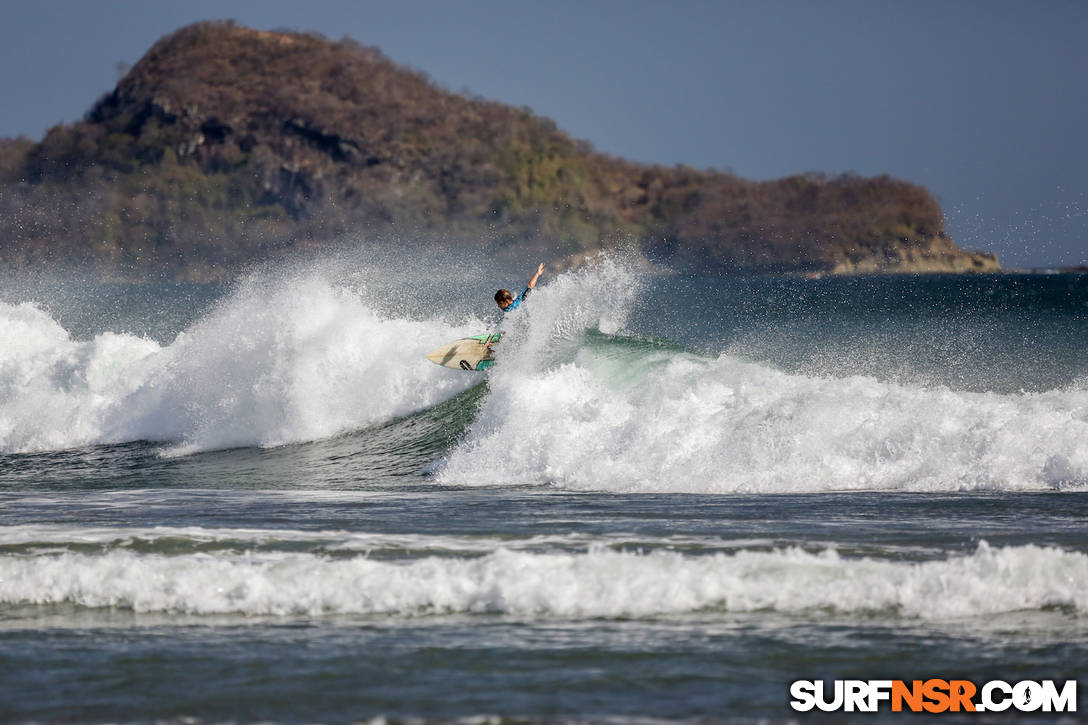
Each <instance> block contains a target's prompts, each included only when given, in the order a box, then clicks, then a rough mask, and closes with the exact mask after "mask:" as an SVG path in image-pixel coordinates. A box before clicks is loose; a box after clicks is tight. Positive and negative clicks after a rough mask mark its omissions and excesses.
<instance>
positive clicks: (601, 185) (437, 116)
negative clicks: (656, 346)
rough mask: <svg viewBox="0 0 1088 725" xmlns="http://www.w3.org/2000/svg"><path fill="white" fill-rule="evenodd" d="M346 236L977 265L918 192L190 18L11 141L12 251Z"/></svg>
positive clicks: (685, 260) (101, 257)
mask: <svg viewBox="0 0 1088 725" xmlns="http://www.w3.org/2000/svg"><path fill="white" fill-rule="evenodd" d="M345 235H352V236H356V237H359V236H361V237H367V238H371V239H383V240H387V241H389V242H391V243H396V242H397V240H403V239H406V238H409V237H411V238H423V239H435V240H445V241H450V242H455V243H460V244H467V245H474V246H478V247H480V248H483V249H486V250H488V251H489V252H492V253H497V254H501V253H504V252H509V251H510V250H517V252H518V253H519V254H525V253H527V252H528V251H530V250H531V251H532V252H533V253H539V254H543V255H545V256H546V257H547V258H549V259H553V260H554V259H559V258H562V257H569V256H572V255H577V254H579V253H584V252H589V251H593V250H596V249H600V248H604V247H608V246H610V245H613V244H617V243H627V244H629V243H634V244H636V245H637V246H638V247H639V248H640V249H641V250H643V251H644V252H645V253H646V254H647V255H648V256H650V257H652V258H657V259H663V260H667V261H670V262H671V263H673V264H678V265H690V266H696V267H699V268H707V269H717V270H729V271H808V272H824V271H827V272H881V271H891V272H899V271H987V270H993V269H996V268H997V260H996V258H995V257H993V256H992V255H986V254H981V253H965V252H963V251H962V250H960V249H959V248H958V247H957V246H956V245H955V244H954V243H953V242H952V240H951V239H949V238H948V236H947V235H946V233H945V228H944V219H943V215H942V213H941V209H940V207H939V205H938V204H937V203H936V201H935V200H934V199H933V197H932V196H931V195H930V194H929V193H928V192H927V191H926V190H925V189H924V188H922V187H920V186H917V185H914V184H910V183H906V182H903V181H898V180H895V179H891V178H888V177H878V178H860V177H854V176H844V177H835V178H829V177H826V176H823V175H815V174H806V175H799V176H792V177H789V178H785V179H780V180H776V181H770V182H752V181H747V180H744V179H741V178H738V177H736V176H734V175H732V174H728V173H720V172H715V171H701V170H695V169H691V168H687V167H682V166H681V167H661V166H649V165H643V164H636V163H631V162H628V161H624V160H622V159H618V158H614V157H611V156H608V155H605V154H601V153H597V152H595V151H594V150H593V149H592V148H591V147H590V146H589V144H587V143H585V142H581V141H577V140H575V139H572V138H571V137H570V136H568V135H567V134H565V133H563V132H562V131H560V130H559V129H558V128H557V127H556V125H555V123H554V122H552V121H550V120H549V119H547V118H542V117H540V116H537V115H535V114H534V113H533V112H532V111H531V110H530V109H527V108H513V107H510V106H507V105H504V104H501V103H496V102H493V101H487V100H484V99H480V98H470V97H466V96H465V95H460V94H455V93H451V92H448V91H446V90H444V89H442V88H440V87H438V86H437V85H436V84H434V83H432V82H431V81H429V80H428V79H427V78H426V76H424V75H423V74H421V73H419V72H416V71H413V70H411V69H408V68H405V67H403V66H399V65H397V64H395V63H393V62H392V61H390V60H388V59H387V58H385V57H384V56H383V55H382V54H381V53H380V52H379V51H378V50H376V49H374V48H367V47H363V46H360V45H358V44H356V43H354V42H352V41H350V40H343V41H339V42H332V41H329V40H327V39H325V38H323V37H320V36H317V35H312V34H304V33H293V32H292V33H270V32H262V31H256V30H251V29H248V28H244V27H240V26H237V25H234V24H232V23H198V24H195V25H191V26H188V27H185V28H182V29H181V30H178V31H177V32H175V33H173V34H171V35H169V36H167V37H165V38H163V39H161V40H160V41H159V42H158V43H156V44H155V45H154V46H153V47H152V48H151V49H150V50H149V51H148V52H147V54H146V55H145V56H144V57H143V58H142V59H141V60H140V61H139V62H138V63H137V64H136V65H135V66H133V67H132V68H131V70H130V71H129V72H128V73H127V75H125V77H124V78H123V79H122V80H121V81H120V82H119V83H118V85H117V87H116V88H115V89H114V90H113V91H112V92H110V93H108V94H106V95H105V96H103V97H102V98H101V99H99V101H98V102H96V103H95V104H94V106H93V107H92V108H91V110H90V111H89V112H88V113H87V116H86V118H85V119H84V120H83V121H82V122H79V123H75V124H71V125H62V126H57V127H55V128H53V129H51V130H50V131H49V133H48V134H47V135H46V137H45V138H44V139H43V140H42V141H41V142H40V143H36V144H35V143H31V142H29V141H27V140H25V139H23V140H19V139H15V140H7V141H4V142H0V255H2V256H3V258H4V259H5V260H6V261H7V263H9V264H21V265H26V264H35V263H38V262H40V261H43V260H53V261H68V262H76V263H80V264H91V265H97V266H99V267H100V268H101V269H102V270H103V273H104V274H107V275H111V276H119V277H133V276H140V275H145V274H165V275H167V276H170V277H173V278H176V279H193V280H203V279H221V278H224V277H226V276H229V275H230V273H231V272H232V270H234V269H236V268H237V266H238V265H241V264H244V263H246V262H248V261H250V260H253V259H256V258H261V257H264V256H267V255H269V254H276V253H280V252H282V251H283V250H288V249H292V248H298V247H303V248H310V247H320V246H322V245H325V244H329V243H333V242H334V241H335V240H336V239H338V238H341V237H343V236H345Z"/></svg>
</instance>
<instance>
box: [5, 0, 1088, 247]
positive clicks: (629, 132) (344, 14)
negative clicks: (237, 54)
mask: <svg viewBox="0 0 1088 725" xmlns="http://www.w3.org/2000/svg"><path fill="white" fill-rule="evenodd" d="M226 18H233V19H234V20H236V21H237V22H239V23H241V24H243V25H248V26H251V27H255V28H261V29H267V30H271V29H276V28H280V29H282V28H290V29H298V30H313V31H317V32H320V33H322V34H324V35H326V36H328V37H330V38H333V39H339V38H341V37H343V36H345V35H346V36H350V37H352V38H354V39H356V40H357V41H359V42H360V43H362V44H364V45H374V46H377V47H379V48H381V49H382V50H383V51H384V52H385V53H386V55H388V56H389V57H391V58H392V59H393V60H395V61H397V62H400V63H403V64H406V65H409V66H413V67H415V68H418V69H421V70H423V71H425V72H426V73H428V74H429V75H430V76H431V77H432V78H433V79H434V80H436V81H437V82H439V83H440V84H442V85H443V86H445V87H447V88H449V89H451V90H455V91H460V90H468V91H471V92H472V93H475V94H478V95H481V96H485V97H488V98H493V99H496V100H500V101H503V102H506V103H510V104H513V105H518V106H522V105H526V106H530V107H532V108H533V110H534V111H536V112H537V113H539V114H541V115H544V116H548V117H551V118H553V119H555V120H556V121H557V122H558V123H559V125H560V127H561V128H563V129H565V130H566V131H568V132H569V133H571V134H572V135H573V136H575V137H577V138H583V139H588V140H589V141H591V142H592V143H593V144H594V146H596V147H597V148H598V149H600V150H602V151H607V152H609V153H613V154H616V155H619V156H624V157H627V158H631V159H635V160H639V161H651V162H656V163H663V164H675V163H684V164H688V165H690V166H695V167H699V168H706V167H715V168H719V169H732V170H733V171H734V172H735V173H737V174H739V175H741V176H744V177H747V178H752V179H770V178H775V177H779V176H784V175H788V174H792V173H798V172H804V171H826V172H829V173H833V174H834V173H841V172H847V171H851V172H857V173H860V174H865V175H872V174H884V173H887V174H890V175H892V176H896V177H899V178H903V179H908V180H911V181H915V182H918V183H921V184H923V185H925V186H926V187H928V188H929V189H930V190H931V191H932V192H933V193H934V194H935V195H936V196H937V198H938V200H939V201H940V202H941V204H942V206H943V208H944V211H945V215H946V216H947V218H948V225H949V231H950V232H951V234H952V236H953V238H955V240H956V241H957V242H958V243H960V245H961V246H964V247H967V248H979V249H985V250H988V251H995V252H997V253H998V254H999V255H1000V256H1001V259H1002V262H1003V263H1004V264H1005V265H1006V266H1010V265H1011V266H1017V265H1027V266H1043V265H1050V264H1085V263H1088V142H1086V140H1085V133H1086V130H1088V90H1086V89H1088V80H1086V77H1088V1H1085V0H1033V1H1030V2H1029V1H1028V0H1024V1H1023V2H1002V1H1000V0H994V1H985V2H984V1H977V2H976V1H972V2H968V1H957V0H932V1H931V0H902V1H900V2H882V1H880V0H860V1H856V2H855V1H841V2H833V1H826V2H821V1H818V0H807V1H803V0H796V1H786V0H780V1H776V0H748V1H745V2H726V1H721V2H694V1H692V2H684V1H682V0H672V1H670V2H665V1H663V0H661V1H658V2H642V1H641V0H622V1H621V0H610V1H608V2H605V1H602V0H581V1H578V2H566V1H565V0H551V1H549V2H519V1H518V0H495V1H492V0H487V1H481V2H473V1H472V0H460V1H457V2H455V1H454V0H447V1H445V2H439V1H437V0H434V1H424V0H412V1H402V0H385V1H383V2H364V1H362V0H356V1H354V2H349V1H348V0H328V1H325V2H322V0H311V1H310V2H299V0H214V1H210V0H186V1H185V2H179V1H177V0H170V1H165V0H164V1H152V0H144V2H134V1H132V0H115V1H110V0H102V1H100V2H87V1H80V2H68V1H63V2H62V1H60V0H35V1H34V2H25V1H23V0H0V94H2V98H3V101H2V103H0V136H14V135H18V134H25V135H28V136H30V137H31V138H34V139H39V138H41V136H42V135H43V134H44V132H45V130H46V129H47V128H48V127H50V126H51V125H53V124H55V123H58V122H61V121H72V120H76V119H78V118H80V117H81V116H82V114H83V113H84V112H85V111H86V110H87V109H88V108H89V107H90V106H91V104H92V103H93V102H94V100H95V99H96V98H97V97H98V96H100V95H101V94H102V93H104V92H106V91H108V90H110V89H111V88H112V87H113V85H114V84H115V83H116V81H117V79H118V75H117V73H118V70H117V68H118V64H119V63H127V64H132V63H135V62H136V61H137V60H138V59H139V58H140V56H141V55H142V54H143V53H144V52H145V51H146V50H147V49H148V48H149V47H150V46H151V44H152V43H154V42H155V40H157V39H158V38H159V37H161V36H162V35H164V34H166V33H169V32H170V31H172V30H174V29H176V28H178V27H180V26H181V25H184V24H187V23H190V22H193V21H196V20H207V19H226Z"/></svg>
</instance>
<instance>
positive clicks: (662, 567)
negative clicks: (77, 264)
mask: <svg viewBox="0 0 1088 725" xmlns="http://www.w3.org/2000/svg"><path fill="white" fill-rule="evenodd" d="M56 603H70V604H75V605H78V606H81V607H121V608H127V609H132V610H134V611H136V612H176V613H186V614H201V615H203V614H245V615H278V616H285V615H304V616H320V615H325V614H363V615H397V616H427V615H441V614H455V613H464V614H504V615H511V616H517V617H555V618H563V619H585V618H647V617H657V616H667V615H683V614H695V613H702V614H707V613H714V612H718V613H735V612H755V611H764V610H766V611H775V612H782V613H812V612H814V611H821V610H823V611H830V612H851V613H862V614H873V615H880V616H897V617H909V618H919V619H927V620H932V619H948V618H977V617H983V616H988V615H994V614H1000V613H1006V612H1016V611H1024V610H1043V609H1049V608H1064V609H1069V610H1073V611H1075V612H1077V613H1079V614H1083V613H1086V612H1088V554H1084V553H1081V552H1070V551H1064V550H1060V549H1055V548H1047V547H1039V546H1034V545H1025V546H1010V547H1003V548H991V547H990V546H988V545H986V544H985V543H982V544H980V545H979V547H978V549H977V550H976V551H975V552H974V553H972V554H970V555H966V556H953V557H950V558H947V559H944V560H934V561H926V562H914V563H909V562H902V561H889V560H875V559H848V558H843V557H841V556H839V555H838V554H836V553H835V552H834V551H833V550H827V551H824V552H822V553H819V554H813V553H808V552H805V551H803V550H801V549H797V548H791V549H785V550H775V551H750V550H745V551H740V552H737V553H730V554H727V553H715V554H709V555H703V556H692V555H685V554H680V553H677V552H669V551H656V552H652V553H649V554H640V553H634V552H624V551H612V550H607V549H602V548H591V549H589V550H587V551H585V552H581V553H567V552H561V553H533V552H523V551H511V550H507V549H498V550H494V551H492V552H490V553H488V554H486V555H483V556H476V557H463V556H461V557H449V556H428V557H425V558H415V559H409V560H406V561H405V560H400V561H377V560H372V559H369V558H366V557H353V558H350V559H332V558H329V557H326V556H321V555H314V554H297V553H252V552H250V553H245V554H230V555H223V554H217V555H210V554H185V555H180V556H163V555H158V554H134V553H132V552H128V551H111V552H108V553H105V554H96V555H87V554H75V553H64V554H59V555H51V556H30V557H26V556H4V557H0V604H4V605H27V604H56Z"/></svg>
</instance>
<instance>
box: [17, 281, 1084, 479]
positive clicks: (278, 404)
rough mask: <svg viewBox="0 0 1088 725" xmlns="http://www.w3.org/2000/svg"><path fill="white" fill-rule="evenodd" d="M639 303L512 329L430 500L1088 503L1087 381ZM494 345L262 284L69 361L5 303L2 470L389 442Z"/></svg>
mask: <svg viewBox="0 0 1088 725" xmlns="http://www.w3.org/2000/svg"><path fill="white" fill-rule="evenodd" d="M641 284H643V282H642V281H641V280H640V279H639V276H638V274H637V273H636V272H634V271H632V270H630V269H628V268H625V267H624V266H622V265H621V264H618V263H616V262H613V261H609V260H604V261H603V262H602V263H601V264H600V265H599V266H598V267H597V268H595V269H593V270H591V271H586V272H584V273H576V274H571V275H565V276H563V277H561V278H559V279H558V280H556V281H555V282H553V283H552V284H551V285H548V286H545V287H544V288H542V289H541V290H540V291H539V292H538V293H537V294H535V295H534V297H533V305H532V306H528V305H527V309H526V310H525V311H524V313H523V314H520V315H517V316H512V319H511V320H509V321H504V322H507V327H509V329H508V330H506V338H505V340H504V342H503V344H502V347H501V350H500V360H501V365H499V366H498V367H497V368H496V370H494V371H493V372H492V373H491V374H490V375H489V376H487V378H486V383H485V384H486V386H487V393H486V395H485V397H484V399H483V401H482V402H481V404H480V406H479V412H478V416H477V418H476V420H475V421H473V423H472V424H471V425H470V426H469V428H468V430H467V435H466V436H465V440H464V441H462V442H461V443H460V444H459V445H458V446H456V447H454V448H453V449H452V450H450V451H449V452H448V454H447V455H446V456H445V457H444V458H443V459H442V460H440V461H436V462H435V464H434V465H433V466H432V467H431V469H430V470H431V472H437V473H438V480H439V481H442V482H451V483H460V482H466V483H472V484H485V485H494V484H498V483H502V482H504V481H517V482H519V483H533V484H546V485H554V486H559V487H564V488H573V489H578V490H609V491H647V492H650V491H653V492H690V493H725V492H730V491H733V492H743V491H759V492H789V491H818V490H849V489H862V490H874V489H900V490H959V489H965V488H985V489H993V490H1013V489H1025V490H1027V489H1036V490H1045V489H1048V488H1068V487H1080V488H1083V487H1084V486H1086V485H1088V447H1086V446H1085V445H1084V441H1085V440H1088V386H1086V385H1085V382H1084V379H1083V378H1081V379H1080V380H1073V381H1070V382H1068V383H1066V384H1065V385H1063V386H1061V387H1057V388H1055V389H1051V390H1044V391H1039V392H1016V393H997V392H993V391H984V392H976V391H971V390H956V389H954V388H951V387H949V386H948V385H918V384H904V383H900V382H896V381H889V380H882V379H880V378H878V377H875V376H873V375H857V374H853V375H845V376H832V375H828V374H811V373H809V374H805V373H804V372H789V371H783V370H782V369H780V368H778V367H775V366H773V365H768V364H766V363H765V362H759V361H752V360H749V359H746V358H745V357H743V356H739V355H736V354H732V353H731V352H730V351H728V350H724V351H721V352H719V353H718V354H716V355H707V354H697V353H696V352H694V351H689V350H687V349H685V348H683V347H682V346H680V345H676V344H660V343H659V344H653V343H652V341H649V340H647V339H645V338H643V337H640V336H638V335H637V334H634V333H630V332H628V331H624V330H623V329H622V327H623V324H624V322H625V320H626V316H627V314H628V308H630V307H631V306H632V304H633V298H634V297H635V296H636V295H637V293H638V290H639V287H640V285H641ZM489 324H494V320H491V321H490V322H489V321H488V320H486V319H481V318H479V317H468V318H467V319H462V320H457V321H456V322H451V321H450V320H448V319H447V318H444V317H442V316H440V315H436V316H432V317H428V318H424V319H415V318H413V317H399V316H396V315H395V314H394V315H389V314H386V313H385V312H384V311H383V310H382V309H380V308H375V306H372V305H371V304H368V299H367V295H366V294H360V293H358V292H353V291H352V290H351V289H350V288H347V287H345V286H343V285H339V284H336V283H335V282H334V281H330V280H328V279H326V278H323V277H322V276H321V275H319V274H316V273H310V274H300V275H296V276H292V277H289V278H287V279H283V278H273V279H267V278H251V279H249V280H247V281H246V282H244V283H242V284H241V285H240V286H239V287H238V288H237V289H236V290H234V291H232V292H231V294H229V295H228V296H227V298H226V299H225V300H223V301H221V302H219V303H218V304H217V306H216V307H215V308H214V309H213V310H211V311H210V312H209V313H208V314H207V315H206V316H205V317H204V318H202V319H200V320H198V321H197V322H195V324H193V325H192V326H191V327H190V328H188V329H185V330H183V331H181V332H179V333H178V334H177V336H176V337H175V338H174V339H173V340H172V341H170V342H169V343H167V344H160V343H158V342H156V341H154V340H151V339H148V338H146V337H139V336H135V335H132V334H119V333H116V332H102V333H99V334H97V335H95V336H94V337H93V338H91V339H88V340H74V339H73V338H72V335H71V334H70V333H69V332H68V331H66V330H65V329H64V328H63V327H62V325H61V324H60V323H58V321H57V320H56V319H54V318H53V317H51V316H50V315H49V314H48V313H47V312H46V311H44V310H43V309H41V308H40V307H39V306H37V305H36V304H34V303H33V302H22V303H20V304H10V303H0V336H3V337H4V339H6V340H8V341H10V342H9V344H7V345H5V346H4V348H3V350H2V351H0V452H4V453H29V452H43V451H55V450H64V449H73V448H78V447H84V446H88V445H102V444H113V443H124V442H131V441H154V442H160V443H162V452H163V453H164V454H171V455H179V454H186V453H195V452H200V451H211V450H217V449H229V448H239V447H246V446H260V447H274V446H283V445H286V444H295V443H302V442H307V441H314V440H319V439H326V438H330V437H333V436H336V435H339V434H344V433H351V432H354V431H360V430H364V429H367V428H372V427H376V426H381V425H384V424H388V423H390V422H391V421H394V420H397V419H400V418H404V417H405V416H409V415H413V414H419V413H420V412H422V411H427V410H430V409H433V408H434V407H435V406H436V405H438V404H439V403H442V402H444V401H447V400H449V399H450V398H451V397H453V396H455V395H457V394H458V393H463V392H464V391H465V390H467V389H469V388H470V387H471V386H472V385H475V384H479V383H480V379H479V378H478V377H475V376H470V375H454V374H450V372H449V371H447V370H443V369H441V368H439V367H437V366H434V365H432V364H429V363H428V362H427V361H426V360H425V359H424V355H425V354H426V353H427V352H428V351H429V350H430V349H431V348H433V347H436V346H437V345H438V344H440V343H441V342H442V341H447V340H452V339H457V338H458V337H464V336H467V335H470V334H479V333H480V332H481V331H487V330H489V329H490V328H489ZM511 428H516V429H517V431H518V435H516V436H509V435H506V433H505V432H506V431H508V430H510V429H511ZM485 462H486V464H485Z"/></svg>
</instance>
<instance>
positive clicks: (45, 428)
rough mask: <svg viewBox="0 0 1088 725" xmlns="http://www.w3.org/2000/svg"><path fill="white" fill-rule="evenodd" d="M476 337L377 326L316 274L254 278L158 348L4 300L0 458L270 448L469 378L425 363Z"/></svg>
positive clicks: (375, 318) (381, 416) (410, 407)
mask: <svg viewBox="0 0 1088 725" xmlns="http://www.w3.org/2000/svg"><path fill="white" fill-rule="evenodd" d="M479 327H480V323H476V324H472V325H469V326H451V325H449V324H446V323H444V322H442V321H439V320H429V321H419V320H410V319H397V318H390V317H383V316H380V315H379V314H377V313H376V312H375V311H374V310H373V309H371V308H370V307H368V306H367V304H366V303H365V302H364V301H363V300H362V299H361V298H360V297H359V296H358V295H356V294H353V293H352V292H349V291H348V290H346V289H345V288H343V287H340V286H337V285H336V284H333V283H331V282H329V281H327V280H326V279H324V278H322V277H321V276H320V275H297V276H295V277H292V278H289V279H283V280H279V281H276V280H269V279H256V278H255V279H253V280H250V281H249V282H248V283H247V284H243V285H242V286H241V287H240V288H239V289H238V290H237V291H236V292H235V293H234V294H233V295H232V296H231V297H230V298H229V299H227V300H226V301H225V302H223V303H222V304H220V305H219V307H218V308H217V309H216V310H215V311H213V312H212V313H211V314H210V315H208V316H207V317H206V318H205V319H203V320H202V321H200V322H199V323H198V324H196V325H195V326H194V327H192V328H191V329H189V330H187V331H186V332H184V333H182V334H180V335H179V336H178V337H177V339H176V340H175V341H174V342H173V343H171V344H169V345H167V346H160V345H159V344H157V343H156V342H154V341H151V340H145V339H141V338H138V337H134V336H131V335H124V334H114V333H104V334H100V335H98V336H97V337H95V338H94V339H93V340H91V341H75V340H73V339H71V338H70V336H69V335H68V333H67V332H66V331H65V330H64V329H63V328H62V327H61V326H60V325H59V324H58V323H57V322H56V321H55V320H53V319H52V318H51V317H50V316H49V315H48V314H46V313H45V312H43V311H42V310H41V309H39V308H38V307H36V306H34V305H33V304H29V303H23V304H18V305H10V304H5V303H0V339H3V340H4V344H3V345H0V452H6V453H11V452H27V451H42V450H55V449H62V448H71V447H76V446H82V445H87V444H96V443H112V442H122V441H131V440H141V439H146V440H156V441H168V442H170V443H173V444H175V447H174V449H173V450H174V451H175V452H187V451H193V450H204V449H216V448H228V447H233V446H249V445H260V446H273V445H278V444H283V443H291V442H298V441H305V440H312V439H317V438H323V437H327V436H331V435H335V434H337V433H340V432H342V431H346V430H351V429H357V428H360V427H364V426H368V425H374V424H378V423H381V422H384V421H386V420H389V419H391V418H394V417H397V416H401V415H405V414H407V413H409V412H412V411H415V410H420V409H423V408H427V407H429V406H432V405H435V404H436V403H438V402H441V401H442V400H444V399H446V398H448V397H450V396H451V395H453V394H455V393H457V392H459V391H461V390H464V389H465V388H467V387H468V386H469V385H471V384H472V383H474V382H477V381H476V380H474V379H471V378H470V376H456V375H450V374H449V373H448V371H443V370H441V369H440V368H438V367H437V366H435V365H433V364H432V363H429V362H427V361H426V359H425V358H424V355H425V354H426V353H427V352H428V351H429V350H430V349H432V348H433V347H435V346H437V345H439V344H441V343H443V342H446V341H448V340H450V339H456V338H457V337H459V336H463V335H465V334H470V333H471V334H475V333H478V332H479V329H478V328H479Z"/></svg>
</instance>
